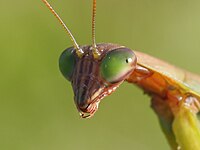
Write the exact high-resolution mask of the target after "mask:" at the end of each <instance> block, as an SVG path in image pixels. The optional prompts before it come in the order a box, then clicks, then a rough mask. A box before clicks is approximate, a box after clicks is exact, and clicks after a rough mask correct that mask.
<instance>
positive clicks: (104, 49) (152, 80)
mask: <svg viewBox="0 0 200 150" xmlns="http://www.w3.org/2000/svg"><path fill="white" fill-rule="evenodd" d="M42 1H43V2H44V3H45V4H46V6H47V7H48V8H49V9H50V11H51V12H52V13H53V14H54V15H55V17H56V18H57V19H58V21H59V22H60V23H61V25H62V26H63V27H64V29H65V30H66V32H67V34H68V35H69V37H70V39H71V41H72V43H73V47H70V48H67V49H66V50H65V51H64V52H63V53H62V54H61V56H60V59H59V68H60V71H61V73H62V74H63V76H64V77H65V78H66V79H67V80H68V81H70V82H71V84H72V88H73V91H74V101H75V104H76V107H77V109H78V111H79V113H80V115H81V117H82V118H89V117H91V116H93V115H94V113H95V112H96V111H97V109H98V105H99V102H100V101H101V99H103V98H104V97H106V96H108V95H110V94H111V93H113V92H114V91H115V90H116V88H117V87H118V86H119V85H120V84H122V83H123V82H124V81H127V82H129V83H133V84H136V85H137V86H138V87H140V88H141V89H142V90H144V91H145V93H147V94H148V95H149V96H150V97H151V107H152V108H153V110H154V111H155V113H156V114H157V116H158V119H159V122H160V125H161V128H162V130H163V132H164V133H165V135H166V138H167V140H168V142H169V144H170V146H171V148H172V149H183V150H193V149H194V150H198V149H200V124H199V120H198V118H197V116H198V113H199V110H200V77H199V76H197V75H195V74H193V73H190V72H187V71H185V70H182V69H179V68H177V67H175V66H173V65H170V64H168V63H166V62H164V61H162V60H159V59H157V58H154V57H152V56H149V55H147V54H144V53H141V52H137V51H132V50H131V49H129V48H127V47H125V46H121V45H118V44H112V43H101V44H96V42H95V16H96V0H93V14H92V45H86V46H79V45H78V44H77V42H76V40H75V38H74V37H73V35H72V34H71V32H70V30H69V29H68V27H67V26H66V25H65V24H64V22H63V21H62V19H61V18H60V17H59V15H58V14H57V13H56V12H55V11H54V9H53V8H52V7H51V5H50V4H49V3H48V2H47V1H46V0H42Z"/></svg>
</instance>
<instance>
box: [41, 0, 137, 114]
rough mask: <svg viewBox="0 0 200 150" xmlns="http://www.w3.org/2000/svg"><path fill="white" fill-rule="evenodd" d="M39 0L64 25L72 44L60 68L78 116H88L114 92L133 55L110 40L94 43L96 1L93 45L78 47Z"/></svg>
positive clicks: (131, 66)
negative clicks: (78, 113) (67, 83)
mask: <svg viewBox="0 0 200 150" xmlns="http://www.w3.org/2000/svg"><path fill="white" fill-rule="evenodd" d="M42 1H43V2H44V3H45V4H46V6H47V7H48V8H49V9H50V11H51V12H52V13H53V14H54V15H55V17H56V18H57V19H58V21H59V22H60V23H61V25H62V26H63V27H64V29H65V31H66V32H67V34H68V35H69V37H70V39H71V41H72V43H73V47H70V48H67V49H66V50H65V51H64V52H63V53H62V54H61V56H60V59H59V68H60V71H61V73H62V74H63V76H64V77H65V78H66V79H67V80H68V81H70V82H71V84H72V87H73V91H74V101H75V104H76V106H77V108H78V111H79V112H80V114H81V117H83V118H88V117H91V116H93V115H94V113H95V112H96V111H97V109H98V104H99V102H100V100H101V99H103V98H104V97H105V96H107V95H109V94H111V93H112V92H113V91H115V89H116V88H117V87H118V86H119V85H120V84H121V83H122V82H123V81H124V80H125V79H126V78H127V77H128V76H129V75H130V74H131V73H132V72H133V70H134V68H135V66H136V56H135V54H134V53H133V51H132V50H130V49H128V48H125V47H124V46H119V45H115V44H110V43H107V44H98V45H96V42H95V16H96V0H93V15H92V45H91V46H81V47H79V45H78V44H77V42H76V40H75V38H74V37H73V35H72V34H71V32H70V30H69V29H68V27H67V26H66V25H65V24H64V22H63V21H62V19H61V18H60V17H59V16H58V14H57V13H56V12H55V10H54V9H53V8H52V7H51V5H50V4H49V3H48V2H47V0H42Z"/></svg>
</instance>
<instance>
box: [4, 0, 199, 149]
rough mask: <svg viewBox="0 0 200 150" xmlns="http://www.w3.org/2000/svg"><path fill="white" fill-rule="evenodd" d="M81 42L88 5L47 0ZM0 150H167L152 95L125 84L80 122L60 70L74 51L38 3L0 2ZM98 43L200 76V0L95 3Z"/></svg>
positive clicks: (86, 33) (86, 37)
mask: <svg viewBox="0 0 200 150" xmlns="http://www.w3.org/2000/svg"><path fill="white" fill-rule="evenodd" d="M50 3H51V4H52V5H53V6H54V8H55V9H56V10H57V12H58V14H60V16H61V17H62V18H63V20H65V22H66V24H67V25H68V26H69V28H70V29H71V31H72V33H73V34H74V36H75V37H76V39H77V41H78V43H79V44H90V43H91V4H92V1H91V0H62V1H61V0H58V1H53V0H51V1H50ZM0 12H1V13H0V18H1V23H0V41H1V42H0V69H1V72H0V77H1V78H0V149H1V150H80V149H81V150H102V149H105V150H122V149H125V150H128V149H137V150H161V149H162V150H168V149H169V146H168V144H167V142H166V140H165V137H164V135H163V134H162V131H161V130H160V127H159V124H158V121H157V117H156V116H155V114H154V113H153V111H152V110H151V108H150V107H149V106H150V98H149V97H148V96H146V95H144V94H143V91H141V90H140V89H138V88H137V87H136V86H133V85H131V84H128V83H124V84H123V85H122V86H120V88H119V89H118V90H117V91H116V92H115V93H114V94H112V95H111V96H109V97H107V98H105V99H104V100H103V101H102V102H101V104H100V109H99V111H98V112H97V113H96V115H95V116H94V117H93V118H91V119H86V120H85V119H80V117H79V115H78V112H77V110H76V107H75V105H74V102H73V93H72V88H71V85H70V83H69V82H67V81H66V80H65V79H64V78H63V77H62V76H61V74H60V72H59V70H58V58H59V55H60V54H61V52H62V51H63V50H64V49H65V48H67V47H69V46H71V45H72V44H71V42H70V40H69V38H68V37H67V36H66V33H65V31H64V30H63V28H62V27H61V26H60V25H59V23H58V22H57V20H56V19H55V18H54V16H53V15H52V14H51V13H50V11H49V10H48V9H47V8H46V6H45V5H44V4H43V3H42V1H41V0H32V1H27V0H16V1H5V0H1V1H0ZM96 22H97V24H96V35H97V38H96V40H97V41H98V42H111V43H119V44H122V45H125V46H127V47H129V48H131V49H136V50H140V51H142V52H145V53H148V54H150V55H153V56H155V57H158V58H160V59H163V60H165V61H168V62H170V63H172V64H175V65H177V66H179V67H182V68H184V69H186V70H189V71H192V72H196V73H200V69H199V68H200V67H199V64H200V59H199V55H200V1H199V0H151V1H150V0H123V1H122V0H98V1H97V20H96Z"/></svg>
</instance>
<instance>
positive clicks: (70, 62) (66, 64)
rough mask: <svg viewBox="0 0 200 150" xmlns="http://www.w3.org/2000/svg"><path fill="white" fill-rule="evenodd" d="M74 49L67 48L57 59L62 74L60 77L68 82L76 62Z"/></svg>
mask: <svg viewBox="0 0 200 150" xmlns="http://www.w3.org/2000/svg"><path fill="white" fill-rule="evenodd" d="M73 52H74V48H73V47H70V48H67V49H66V50H65V51H64V52H63V53H62V54H61V55H60V58H59V68H60V71H61V73H62V75H63V76H64V77H65V78H66V79H67V80H69V81H70V79H71V77H72V74H73V71H74V66H75V62H76V58H75V55H74V53H73Z"/></svg>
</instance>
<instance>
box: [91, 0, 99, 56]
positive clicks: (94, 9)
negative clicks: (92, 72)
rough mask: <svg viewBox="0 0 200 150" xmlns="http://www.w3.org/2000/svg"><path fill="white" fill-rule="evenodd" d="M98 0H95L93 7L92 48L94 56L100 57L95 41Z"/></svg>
mask: <svg viewBox="0 0 200 150" xmlns="http://www.w3.org/2000/svg"><path fill="white" fill-rule="evenodd" d="M96 4H97V2H96V0H93V9H92V48H93V49H92V50H93V55H94V58H98V57H99V55H100V53H99V51H98V50H97V46H96V42H95V18H96V8H97V7H96Z"/></svg>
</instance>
